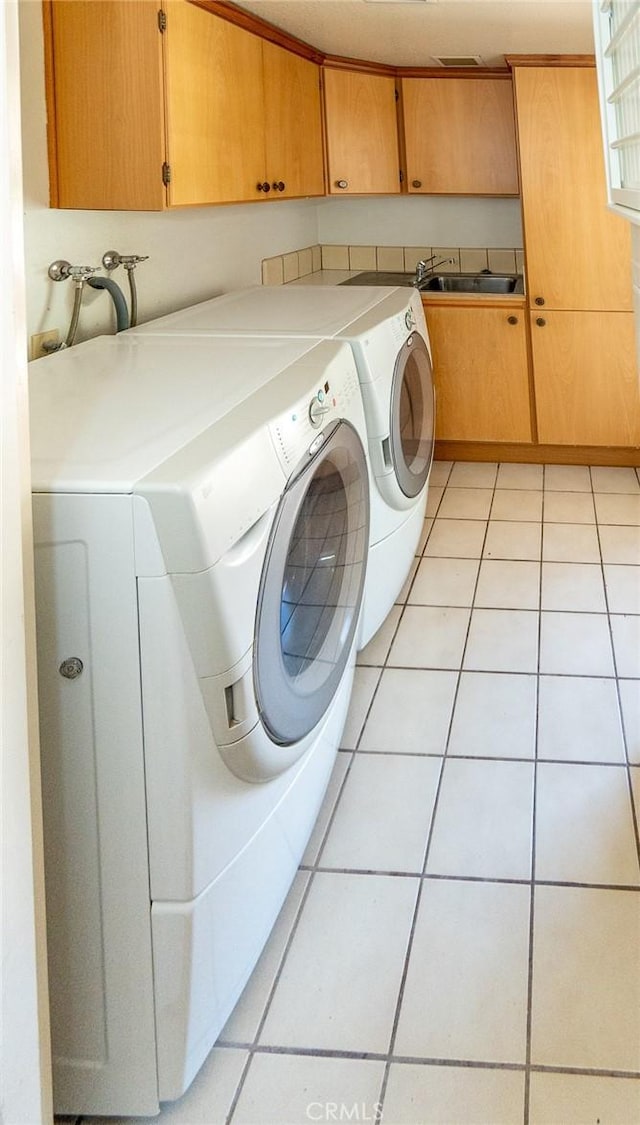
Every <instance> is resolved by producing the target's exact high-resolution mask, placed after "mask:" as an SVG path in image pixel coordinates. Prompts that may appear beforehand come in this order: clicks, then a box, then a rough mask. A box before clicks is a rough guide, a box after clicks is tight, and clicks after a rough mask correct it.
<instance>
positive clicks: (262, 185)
mask: <svg viewBox="0 0 640 1125" xmlns="http://www.w3.org/2000/svg"><path fill="white" fill-rule="evenodd" d="M256 188H257V189H258V191H263V192H264V193H265V195H266V193H267V192H268V191H271V184H268V183H267V181H266V180H264V181H263V183H259V184H256Z"/></svg>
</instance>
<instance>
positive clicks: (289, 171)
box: [262, 40, 324, 197]
mask: <svg viewBox="0 0 640 1125" xmlns="http://www.w3.org/2000/svg"><path fill="white" fill-rule="evenodd" d="M262 51H263V67H264V111H265V116H266V177H265V178H266V179H267V181H269V182H270V183H271V185H272V193H273V194H280V195H283V196H284V197H287V196H296V195H298V196H299V195H324V160H323V151H322V106H321V97H320V67H319V66H318V65H317V64H316V63H313V62H310V61H309V60H307V59H303V58H301V57H300V56H299V55H294V54H293V53H292V52H291V51H286V50H284V49H283V48H282V47H278V46H276V45H275V44H274V43H268V42H267V41H266V40H265V41H264V42H263V44H262ZM274 183H276V184H278V188H277V189H275V191H274V188H273V184H274ZM281 183H284V185H285V186H284V189H282V188H280V187H279V185H280V184H281Z"/></svg>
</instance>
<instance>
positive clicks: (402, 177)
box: [400, 168, 404, 184]
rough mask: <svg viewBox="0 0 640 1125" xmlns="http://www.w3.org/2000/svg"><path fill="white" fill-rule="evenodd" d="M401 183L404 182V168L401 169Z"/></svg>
mask: <svg viewBox="0 0 640 1125" xmlns="http://www.w3.org/2000/svg"><path fill="white" fill-rule="evenodd" d="M400 183H401V184H403V183H404V175H403V172H402V168H401V169H400Z"/></svg>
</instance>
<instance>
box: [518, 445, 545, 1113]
mask: <svg viewBox="0 0 640 1125" xmlns="http://www.w3.org/2000/svg"><path fill="white" fill-rule="evenodd" d="M546 475H547V473H546V466H545V465H543V466H542V511H541V529H540V530H541V534H540V577H539V583H538V652H537V674H536V712H535V742H534V751H533V792H532V802H531V869H530V870H531V883H530V891H529V958H528V964H527V1020H526V1043H525V1064H526V1066H525V1075H524V1114H523V1125H529V1120H530V1116H531V1040H532V1029H533V955H534V935H535V897H536V813H537V799H538V735H539V730H540V655H541V649H542V573H543V570H542V568H543V559H544V537H545V522H544V509H545V483H546Z"/></svg>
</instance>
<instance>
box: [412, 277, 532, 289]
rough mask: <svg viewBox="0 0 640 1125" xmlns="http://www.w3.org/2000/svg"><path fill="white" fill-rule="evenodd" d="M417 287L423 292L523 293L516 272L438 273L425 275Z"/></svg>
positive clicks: (520, 281) (520, 279) (519, 278)
mask: <svg viewBox="0 0 640 1125" xmlns="http://www.w3.org/2000/svg"><path fill="white" fill-rule="evenodd" d="M419 288H420V289H421V290H422V292H424V293H523V292H524V288H523V284H522V277H521V276H520V275H518V274H511V275H507V274H496V273H439V274H434V275H433V276H431V277H427V278H426V280H425V281H423V282H422V285H420V286H419Z"/></svg>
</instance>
